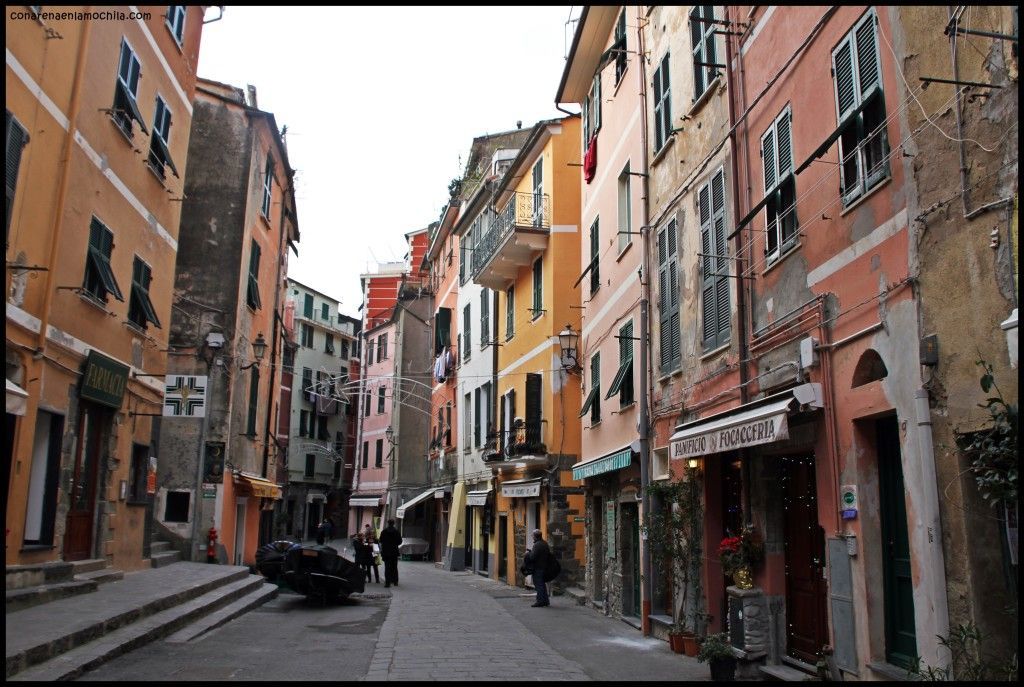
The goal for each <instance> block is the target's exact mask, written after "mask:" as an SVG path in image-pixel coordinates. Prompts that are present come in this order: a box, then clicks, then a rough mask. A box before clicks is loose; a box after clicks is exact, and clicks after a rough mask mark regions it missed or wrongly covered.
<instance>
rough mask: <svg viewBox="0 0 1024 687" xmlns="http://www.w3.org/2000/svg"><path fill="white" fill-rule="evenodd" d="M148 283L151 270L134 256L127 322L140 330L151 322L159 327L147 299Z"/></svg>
mask: <svg viewBox="0 0 1024 687" xmlns="http://www.w3.org/2000/svg"><path fill="white" fill-rule="evenodd" d="M150 281H152V270H151V269H150V267H149V265H147V264H146V263H144V262H143V261H142V260H141V259H139V256H138V255H136V256H135V263H134V264H133V265H132V292H131V295H130V296H129V297H128V298H129V301H128V303H129V304H128V320H129V321H130V322H131V323H132V324H134V325H136V326H138V327H140V328H142V329H145V328H146V323H147V322H152V323H153V324H154V325H155V326H156V327H157V328H159V327H160V320H159V319H157V316H156V310H155V309H154V308H153V302H152V301H151V300H150V299H149V283H150Z"/></svg>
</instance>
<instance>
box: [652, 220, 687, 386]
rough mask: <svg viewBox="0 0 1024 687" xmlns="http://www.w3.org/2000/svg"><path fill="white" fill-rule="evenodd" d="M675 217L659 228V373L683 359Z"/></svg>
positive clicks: (665, 371)
mask: <svg viewBox="0 0 1024 687" xmlns="http://www.w3.org/2000/svg"><path fill="white" fill-rule="evenodd" d="M676 233H677V228H676V220H675V218H673V219H672V221H671V222H669V223H668V226H666V227H664V228H663V229H662V230H661V231H659V232H658V316H659V323H660V330H659V331H660V333H661V342H660V343H661V373H662V374H667V373H668V372H671V371H672V370H675V369H676V368H678V367H679V364H680V362H681V360H682V352H681V351H680V342H679V339H680V336H681V332H680V329H679V256H678V252H677V249H676V241H677V238H676Z"/></svg>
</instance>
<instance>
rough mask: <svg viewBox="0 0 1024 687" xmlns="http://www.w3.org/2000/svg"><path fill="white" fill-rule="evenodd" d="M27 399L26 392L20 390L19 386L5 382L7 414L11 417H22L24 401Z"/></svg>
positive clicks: (8, 381)
mask: <svg viewBox="0 0 1024 687" xmlns="http://www.w3.org/2000/svg"><path fill="white" fill-rule="evenodd" d="M27 398H28V392H27V391H25V390H24V389H22V388H21V387H20V386H18V385H17V384H15V383H14V382H12V381H11V380H9V379H8V380H7V412H8V413H10V414H11V415H24V414H25V401H26V399H27Z"/></svg>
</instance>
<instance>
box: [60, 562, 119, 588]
mask: <svg viewBox="0 0 1024 687" xmlns="http://www.w3.org/2000/svg"><path fill="white" fill-rule="evenodd" d="M71 567H72V570H73V573H74V578H75V580H76V581H78V582H95V583H96V584H97V585H100V584H104V583H106V582H116V581H117V580H123V579H124V572H123V571H121V570H116V569H114V568H110V567H108V566H107V561H106V560H105V559H103V558H93V559H91V560H86V561H74V562H73V563H72V564H71Z"/></svg>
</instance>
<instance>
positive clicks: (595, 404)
mask: <svg viewBox="0 0 1024 687" xmlns="http://www.w3.org/2000/svg"><path fill="white" fill-rule="evenodd" d="M588 410H589V411H590V424H591V426H593V425H596V424H597V423H598V422H600V421H601V352H600V351H598V352H597V353H595V354H594V355H593V356H591V358H590V391H589V392H588V393H587V398H586V400H584V401H583V407H582V408H581V409H580V417H583V416H584V415H586V414H587V411H588Z"/></svg>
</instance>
